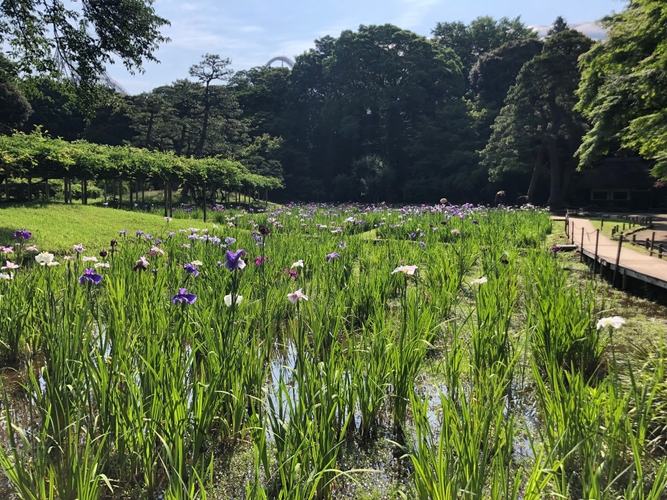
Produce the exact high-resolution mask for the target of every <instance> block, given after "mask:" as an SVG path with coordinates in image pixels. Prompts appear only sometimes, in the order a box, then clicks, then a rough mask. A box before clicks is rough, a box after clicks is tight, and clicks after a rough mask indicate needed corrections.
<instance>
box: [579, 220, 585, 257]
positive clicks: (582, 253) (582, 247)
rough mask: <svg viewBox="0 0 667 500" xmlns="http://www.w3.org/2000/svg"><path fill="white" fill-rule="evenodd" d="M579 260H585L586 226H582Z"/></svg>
mask: <svg viewBox="0 0 667 500" xmlns="http://www.w3.org/2000/svg"><path fill="white" fill-rule="evenodd" d="M579 261H580V262H583V261H584V228H583V227H582V228H581V248H580V251H579Z"/></svg>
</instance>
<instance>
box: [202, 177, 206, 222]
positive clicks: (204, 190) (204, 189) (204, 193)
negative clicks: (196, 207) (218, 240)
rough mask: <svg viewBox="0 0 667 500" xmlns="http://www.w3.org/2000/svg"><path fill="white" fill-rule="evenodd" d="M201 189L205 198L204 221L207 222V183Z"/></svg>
mask: <svg viewBox="0 0 667 500" xmlns="http://www.w3.org/2000/svg"><path fill="white" fill-rule="evenodd" d="M201 191H202V195H203V198H204V222H206V184H204V186H203V187H202V190H201Z"/></svg>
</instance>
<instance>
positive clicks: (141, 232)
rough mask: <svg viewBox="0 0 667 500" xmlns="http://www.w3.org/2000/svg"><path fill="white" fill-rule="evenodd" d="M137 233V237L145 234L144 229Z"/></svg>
mask: <svg viewBox="0 0 667 500" xmlns="http://www.w3.org/2000/svg"><path fill="white" fill-rule="evenodd" d="M136 234H137V238H138V237H139V236H143V235H144V232H143V231H137V233H136Z"/></svg>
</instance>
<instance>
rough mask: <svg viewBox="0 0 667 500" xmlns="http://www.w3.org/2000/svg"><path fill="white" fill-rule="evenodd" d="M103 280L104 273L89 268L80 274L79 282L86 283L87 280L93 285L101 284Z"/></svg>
mask: <svg viewBox="0 0 667 500" xmlns="http://www.w3.org/2000/svg"><path fill="white" fill-rule="evenodd" d="M101 281H102V275H101V274H97V273H95V269H91V268H88V269H86V270H85V271H84V274H82V275H81V276H79V283H81V284H82V285H85V284H86V282H88V283H92V284H93V285H99V284H100V282H101Z"/></svg>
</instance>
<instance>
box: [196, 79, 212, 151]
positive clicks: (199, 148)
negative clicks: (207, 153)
mask: <svg viewBox="0 0 667 500" xmlns="http://www.w3.org/2000/svg"><path fill="white" fill-rule="evenodd" d="M209 83H210V82H206V89H205V90H204V117H203V120H202V126H201V135H200V136H199V142H198V143H197V148H196V150H195V156H197V158H201V157H202V155H203V153H204V143H205V142H206V134H207V133H208V119H209V114H210V112H211V104H210V99H209Z"/></svg>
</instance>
